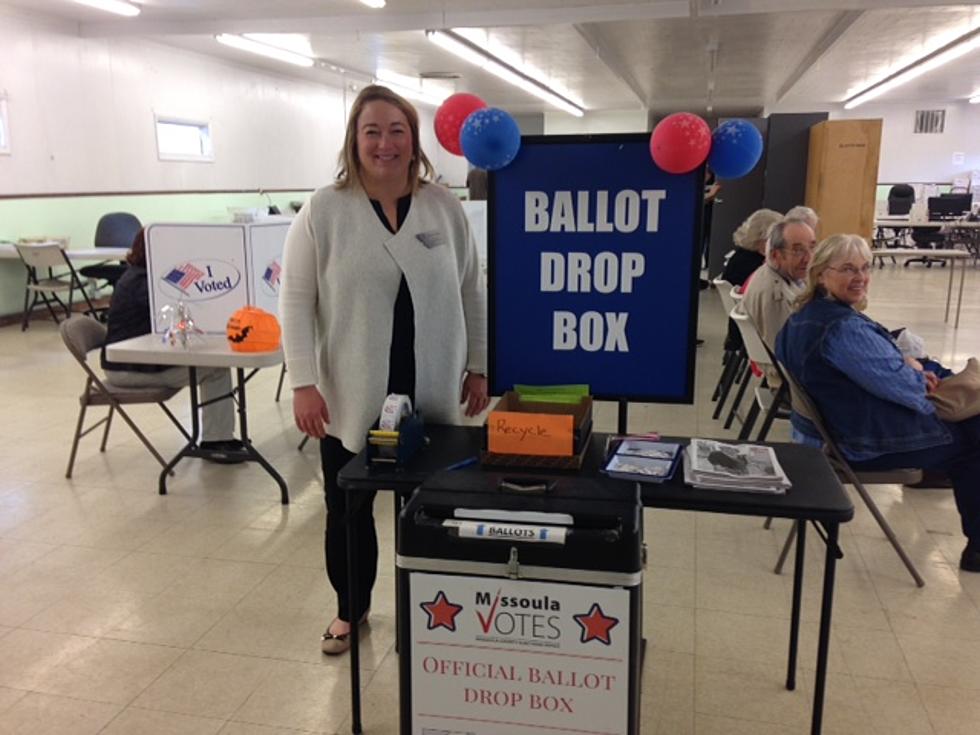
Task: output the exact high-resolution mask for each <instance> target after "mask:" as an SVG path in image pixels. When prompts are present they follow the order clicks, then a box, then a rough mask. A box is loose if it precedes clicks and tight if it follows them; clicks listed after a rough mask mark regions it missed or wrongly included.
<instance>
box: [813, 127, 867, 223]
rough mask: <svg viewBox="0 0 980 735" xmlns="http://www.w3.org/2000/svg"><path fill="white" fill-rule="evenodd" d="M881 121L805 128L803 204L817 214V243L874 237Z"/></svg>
mask: <svg viewBox="0 0 980 735" xmlns="http://www.w3.org/2000/svg"><path fill="white" fill-rule="evenodd" d="M880 149H881V120H827V121H825V122H822V123H818V124H816V125H814V126H813V127H812V128H810V155H809V160H808V163H807V177H806V204H807V206H809V207H813V209H815V210H816V211H817V214H819V215H820V232H818V233H817V235H818V237H819V239H823V238H825V237H827V236H829V235H834V234H837V233H854V234H857V235H861V236H863V237H866V238H868V240H869V241H870V239H871V237H872V235H873V234H874V221H875V188H876V186H877V184H878V154H879V151H880Z"/></svg>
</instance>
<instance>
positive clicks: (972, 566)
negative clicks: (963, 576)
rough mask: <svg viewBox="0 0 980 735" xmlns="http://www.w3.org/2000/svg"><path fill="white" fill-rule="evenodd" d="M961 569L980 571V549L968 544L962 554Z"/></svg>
mask: <svg viewBox="0 0 980 735" xmlns="http://www.w3.org/2000/svg"><path fill="white" fill-rule="evenodd" d="M960 569H962V570H963V571H964V572H980V549H974V548H973V547H971V546H967V547H966V548H965V549H963V554H962V555H961V556H960Z"/></svg>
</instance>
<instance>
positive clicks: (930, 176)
mask: <svg viewBox="0 0 980 735" xmlns="http://www.w3.org/2000/svg"><path fill="white" fill-rule="evenodd" d="M933 109H935V110H941V109H945V110H946V126H945V129H944V131H943V132H942V133H932V134H915V133H913V132H912V130H913V129H914V125H915V111H916V110H933ZM830 117H831V119H838V118H839V119H849V118H861V119H867V118H878V117H880V118H881V119H882V121H883V123H882V130H881V159H880V163H879V166H878V181H881V182H888V183H903V182H933V181H935V182H950V181H952V180H953V179H954V178H956V177H966V178H969V173H970V171H971V170H974V169H977V170H980V105H971V104H969V103H967V102H965V101H961V102H918V103H916V104H914V105H910V104H874V103H868V104H865V105H861V106H860V107H858V108H857V109H854V110H841V111H839V112H836V113H831V115H830ZM954 153H962V154H965V157H964V161H963V163H960V164H955V163H953V154H954Z"/></svg>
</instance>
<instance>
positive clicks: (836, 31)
mask: <svg viewBox="0 0 980 735" xmlns="http://www.w3.org/2000/svg"><path fill="white" fill-rule="evenodd" d="M862 15H864V11H863V10H846V11H844V12H842V13H838V14H837V17H836V18H834V21H833V22H832V23H831V24H830V26H829V27H828V28H827V30H826V32H825V33H824V34H823V35H822V36H821V37H820V38H818V39H817V42H816V43H815V44H813V48H811V49H810V51H809V52H808V53H807V55H806V56H804V57H803V60H802V61H801V62H800V63H799V65H798V66H797V67H796V69H794V70H793V71H792V73H790V75H789V76H788V77H786V79H785V81H784V82H783V83H782V86H780V88H779V90H778V91H777V92H776V102H777V103H778V102H781V101H782V99H783V97H785V96H786V95H787V94H789V92H790V90H791V89H793V87H795V86H796V83H797V82H799V81H800V79H802V78H803V76H804V75H806V73H807V72H808V71H810V70H811V69H812V68H813V67H814V66H816V65H817V62H819V61H820V59H821V58H823V56H824V55H825V54H826V53H827V52H828V51H830V49H831V48H833V46H834V44H836V43H837V42H838V41H839V40H840V39H841V37H842V36H843V35H844V34H845V33H847V30H848V29H849V28H850V27H851V26H852V25H854V23H855V22H856V21H857V19H858V18H860V17H861V16H862Z"/></svg>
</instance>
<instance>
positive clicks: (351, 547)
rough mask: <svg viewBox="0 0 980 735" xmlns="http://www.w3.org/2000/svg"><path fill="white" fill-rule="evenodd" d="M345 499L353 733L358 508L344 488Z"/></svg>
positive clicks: (354, 727)
mask: <svg viewBox="0 0 980 735" xmlns="http://www.w3.org/2000/svg"><path fill="white" fill-rule="evenodd" d="M344 495H345V499H346V501H347V524H346V525H347V607H348V609H349V610H350V731H351V732H352V733H354V735H358V734H359V733H360V732H361V651H360V639H359V637H358V633H359V631H358V628H359V627H360V626H359V625H358V622H359V621H358V617H359V615H358V614H357V558H356V551H355V548H356V544H355V543H354V533H355V529H356V527H357V524H356V523H355V521H354V516H355V514H356V513H359V512H360V508H355V507H354V504H353V503H354V494H353V493H352V492H351V491H350V490H348V489H346V488H345V489H344Z"/></svg>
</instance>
